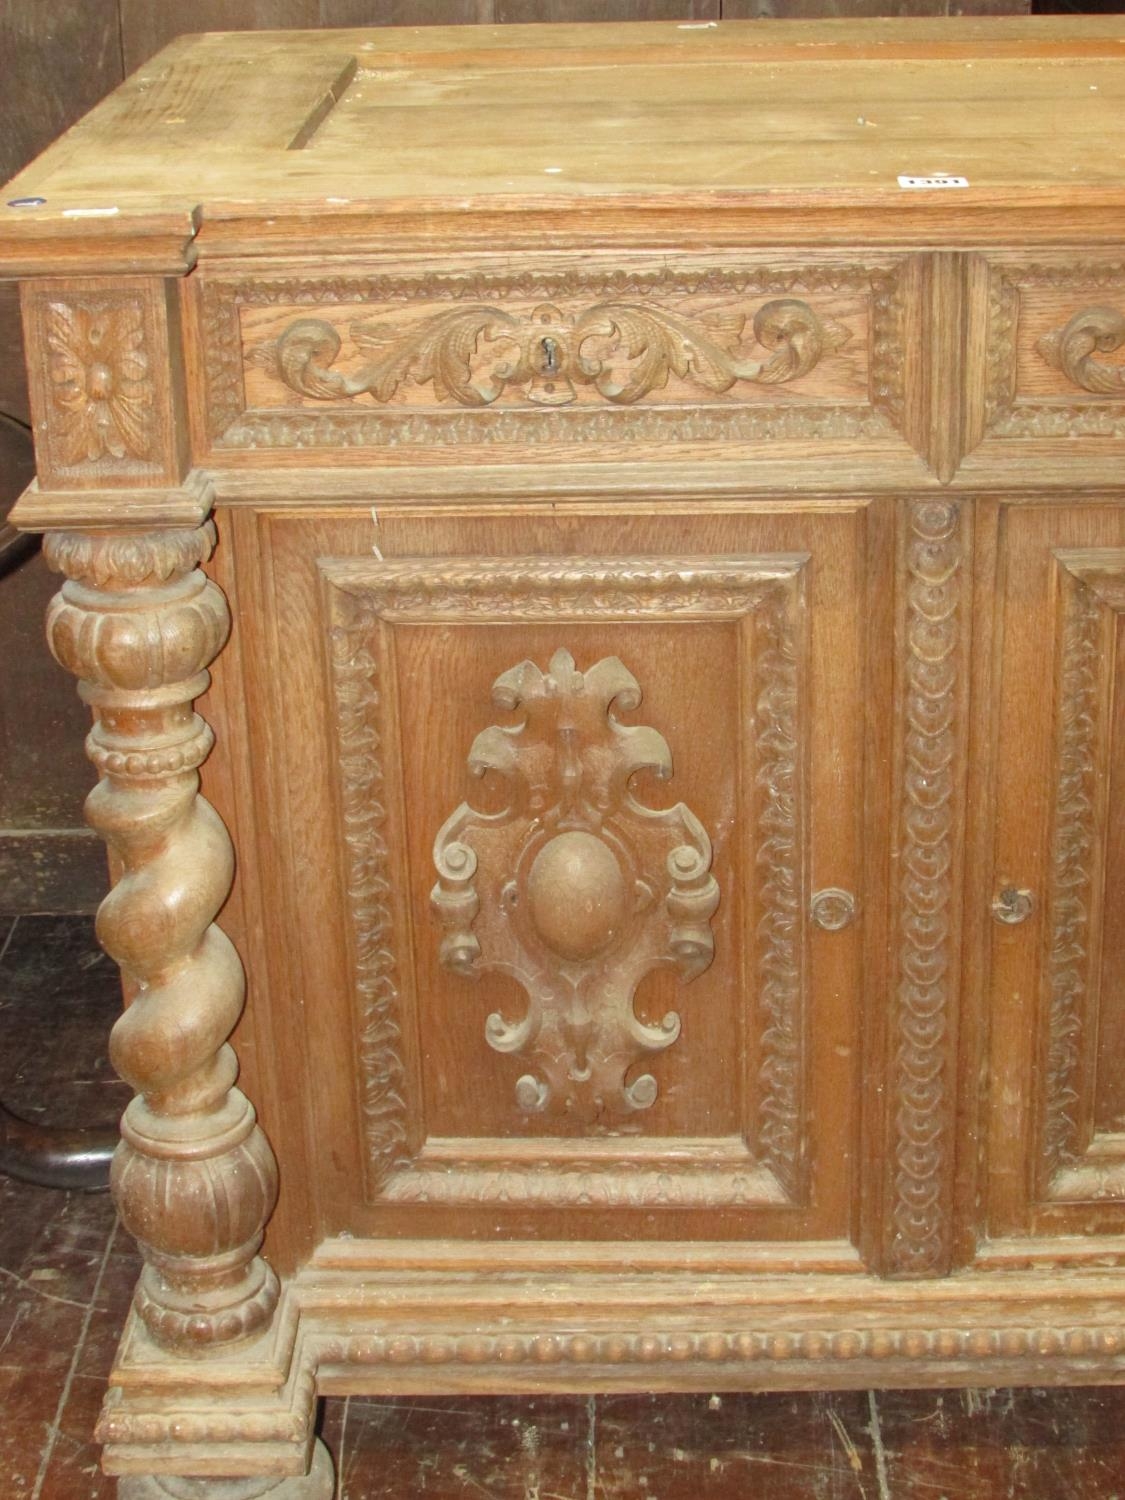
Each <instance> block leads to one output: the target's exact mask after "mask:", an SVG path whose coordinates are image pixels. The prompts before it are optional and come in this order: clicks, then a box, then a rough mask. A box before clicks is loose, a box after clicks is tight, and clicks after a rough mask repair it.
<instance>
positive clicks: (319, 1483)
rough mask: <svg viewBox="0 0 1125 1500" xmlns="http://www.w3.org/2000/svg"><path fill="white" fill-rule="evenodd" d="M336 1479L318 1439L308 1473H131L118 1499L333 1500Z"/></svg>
mask: <svg viewBox="0 0 1125 1500" xmlns="http://www.w3.org/2000/svg"><path fill="white" fill-rule="evenodd" d="M335 1493H336V1479H335V1473H334V1471H333V1468H332V1459H331V1458H330V1456H329V1453H328V1449H327V1448H326V1447H325V1446H324V1444H323V1443H322V1442H321V1441H320V1440H319V1438H318V1439H317V1441H316V1443H315V1444H314V1445H313V1456H312V1464H311V1466H310V1468H309V1472H308V1473H307V1474H301V1475H298V1476H296V1477H293V1478H289V1479H268V1478H262V1477H261V1476H259V1477H258V1478H255V1479H178V1478H176V1477H175V1476H173V1475H163V1476H160V1477H158V1476H156V1475H155V1474H130V1475H129V1476H128V1477H127V1478H125V1479H120V1480H118V1484H117V1494H118V1500H332V1497H333V1496H334V1495H335Z"/></svg>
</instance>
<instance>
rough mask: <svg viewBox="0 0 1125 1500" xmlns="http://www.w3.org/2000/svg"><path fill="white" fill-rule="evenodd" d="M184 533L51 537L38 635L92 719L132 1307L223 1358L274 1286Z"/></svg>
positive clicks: (214, 644)
mask: <svg viewBox="0 0 1125 1500" xmlns="http://www.w3.org/2000/svg"><path fill="white" fill-rule="evenodd" d="M214 541H215V533H214V528H213V526H212V525H211V523H210V522H208V523H207V524H206V525H205V526H203V527H201V528H199V529H196V530H179V531H173V530H169V531H161V532H149V533H143V534H123V533H110V532H92V533H74V532H55V533H52V534H49V535H48V536H47V538H46V540H45V544H44V550H45V552H46V555H47V559H48V561H49V562H50V564H51V566H52V567H54V568H55V569H56V570H58V571H59V572H61V573H63V574H64V575H65V578H66V581H65V582H64V584H63V586H62V588H61V590H60V592H59V593H58V594H57V595H56V596H55V598H54V599H53V600H52V602H51V606H50V609H49V612H48V621H47V631H48V638H49V640H50V644H51V649H52V651H53V652H54V654H55V657H56V658H57V660H58V661H59V662H60V663H61V664H62V665H63V666H64V667H66V668H67V669H68V670H69V671H71V672H73V673H74V674H75V675H76V676H77V677H78V678H79V679H80V685H79V691H80V693H81V694H82V697H83V698H84V699H85V700H86V702H88V703H89V704H90V706H91V708H92V709H93V714H94V726H93V729H92V730H91V732H90V735H89V738H88V739H87V742H86V749H87V753H88V754H89V756H90V759H91V760H92V761H93V762H94V764H95V765H96V766H97V768H98V770H99V771H100V773H101V779H100V781H99V782H98V784H97V786H96V787H95V788H94V790H93V791H92V792H91V793H90V796H89V798H88V799H87V803H86V815H87V818H88V819H89V821H90V823H91V824H92V825H93V826H94V827H95V828H96V829H97V830H98V832H99V833H100V834H101V835H102V837H103V838H104V839H105V840H106V843H107V844H108V845H109V848H110V851H111V856H112V858H111V866H112V870H113V874H114V877H115V883H114V886H113V889H112V890H111V891H110V893H109V895H108V896H107V897H106V898H105V900H104V901H103V902H102V905H101V907H100V909H99V911H98V937H99V939H100V941H101V943H102V945H103V946H104V948H105V949H106V951H107V952H108V953H109V954H110V955H111V956H112V957H113V958H114V959H116V960H117V962H118V963H119V964H120V966H121V971H122V975H123V977H124V983H125V998H126V1002H127V1006H126V1010H125V1012H124V1014H123V1015H122V1017H121V1019H120V1020H119V1021H118V1022H117V1024H116V1025H115V1027H114V1029H113V1033H112V1036H111V1039H110V1057H111V1059H112V1061H113V1065H114V1067H115V1068H116V1069H117V1072H118V1073H119V1074H120V1075H121V1077H122V1078H124V1079H125V1080H126V1081H127V1082H128V1083H130V1084H131V1085H132V1087H133V1088H134V1089H135V1090H136V1092H137V1097H136V1098H134V1099H133V1100H132V1102H131V1103H130V1104H129V1106H128V1108H127V1109H126V1111H125V1114H124V1117H123V1119H122V1122H121V1135H122V1140H121V1143H120V1145H119V1146H118V1148H117V1153H116V1155H115V1158H114V1163H113V1172H112V1186H113V1192H114V1196H115V1198H116V1201H117V1207H118V1211H119V1212H120V1215H121V1219H122V1221H123V1223H124V1224H125V1225H126V1227H127V1228H128V1229H129V1230H130V1231H131V1232H132V1233H133V1234H134V1235H135V1236H136V1238H137V1240H138V1241H139V1243H140V1246H141V1249H142V1251H143V1253H144V1257H145V1261H146V1265H145V1268H144V1271H143V1272H142V1275H141V1281H140V1285H139V1287H138V1291H137V1307H138V1311H139V1313H140V1315H141V1317H142V1318H143V1319H144V1322H145V1323H146V1325H147V1326H148V1328H149V1330H150V1331H151V1332H152V1334H153V1336H154V1337H155V1338H156V1339H157V1340H158V1341H159V1342H160V1343H161V1344H163V1345H165V1346H166V1347H169V1348H173V1349H188V1348H191V1349H199V1348H207V1347H225V1346H227V1345H229V1344H230V1343H232V1342H234V1341H236V1340H238V1339H241V1338H245V1337H247V1336H248V1335H250V1334H252V1333H254V1332H255V1331H257V1330H258V1329H260V1328H262V1327H263V1326H264V1325H265V1324H267V1323H268V1321H269V1319H270V1317H271V1315H272V1312H273V1309H274V1306H275V1304H276V1302H277V1296H278V1286H277V1279H276V1277H275V1276H274V1274H273V1272H272V1271H271V1270H270V1268H269V1267H268V1266H267V1265H266V1263H265V1262H264V1261H263V1260H262V1259H261V1258H260V1257H259V1255H258V1249H259V1247H260V1245H261V1240H262V1231H263V1228H264V1226H265V1223H266V1220H267V1219H268V1218H269V1215H270V1213H271V1211H272V1209H273V1206H274V1202H275V1200H276V1197H277V1166H276V1163H275V1161H274V1157H273V1153H272V1151H271V1150H270V1146H269V1143H268V1141H267V1140H266V1138H265V1135H264V1134H263V1133H262V1131H261V1129H260V1128H259V1126H258V1125H257V1123H256V1120H255V1115H254V1110H253V1108H252V1106H251V1105H250V1103H249V1101H248V1100H247V1099H246V1097H245V1096H244V1095H243V1094H242V1093H241V1092H240V1091H239V1090H238V1089H237V1088H236V1087H235V1080H236V1078H237V1075H238V1063H237V1059H236V1058H235V1055H234V1051H233V1049H232V1048H231V1047H230V1045H229V1043H228V1041H227V1038H228V1037H229V1036H230V1034H231V1032H232V1031H233V1029H234V1026H235V1024H236V1022H237V1020H238V1017H239V1015H240V1013H241V1011H242V1005H243V998H244V989H245V986H244V980H243V974H242V966H241V964H240V962H239V959H238V955H237V954H236V952H235V950H234V947H233V945H232V944H231V942H230V940H229V939H228V938H227V937H226V935H225V934H224V933H223V932H222V931H220V929H219V928H218V927H216V926H215V923H214V918H215V916H216V914H217V913H218V911H219V909H220V907H221V906H222V904H223V902H224V900H225V899H226V896H227V893H228V892H229V890H230V886H231V881H232V879H233V873H234V858H233V852H232V849H231V843H230V839H229V837H228V835H227V831H226V829H225V827H224V826H223V823H222V821H221V819H220V818H219V816H218V814H217V813H216V812H215V810H214V809H213V808H212V807H211V805H210V804H209V803H208V802H207V801H205V799H204V798H203V797H201V796H200V795H199V766H200V765H201V764H202V762H203V761H204V760H205V759H206V757H207V754H208V752H209V751H210V749H211V745H212V743H213V736H212V734H211V730H210V729H209V727H208V726H207V725H206V724H205V723H204V721H203V720H202V719H201V718H200V717H199V715H198V714H197V713H196V712H195V711H194V708H193V701H194V699H195V698H197V697H198V696H199V694H200V693H202V692H203V691H204V690H205V689H206V687H207V685H208V683H209V681H210V677H209V674H208V672H207V666H208V664H209V663H210V662H211V661H212V660H213V659H214V657H215V656H216V655H217V654H218V652H219V651H220V650H221V649H222V646H223V644H224V643H225V641H226V637H227V633H228V630H229V627H230V616H229V612H228V610H227V603H226V599H225V598H224V596H223V594H222V591H221V590H220V589H219V588H218V587H217V585H216V584H215V583H213V582H212V581H211V580H210V579H209V578H207V577H206V575H205V574H204V573H203V572H202V570H201V567H200V564H201V563H203V562H205V561H206V560H207V558H208V557H209V556H210V554H211V550H212V547H213V546H214Z"/></svg>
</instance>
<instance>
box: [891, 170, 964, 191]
mask: <svg viewBox="0 0 1125 1500" xmlns="http://www.w3.org/2000/svg"><path fill="white" fill-rule="evenodd" d="M898 185H899V187H900V188H913V189H915V190H916V191H917V190H919V189H921V190H922V191H925V190H926V189H927V188H967V187H968V185H969V179H968V178H967V177H951V176H950V175H949V173H948V172H935V173H934V174H933V176H932V177H908V176H900V177H899V179H898Z"/></svg>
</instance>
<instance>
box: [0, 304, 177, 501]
mask: <svg viewBox="0 0 1125 1500" xmlns="http://www.w3.org/2000/svg"><path fill="white" fill-rule="evenodd" d="M167 298H168V293H167V288H166V286H165V283H164V282H163V281H160V280H156V279H153V278H139V277H138V278H124V277H122V278H116V279H115V280H114V281H112V282H110V281H97V282H94V281H91V282H83V281H67V282H66V283H56V282H50V281H39V282H25V283H24V285H23V288H22V305H23V319H24V334H25V340H26V343H27V347H28V350H29V360H28V368H29V377H30V378H29V391H30V396H31V405H32V416H33V420H34V424H35V447H36V456H37V465H38V474H39V481H40V484H41V485H42V486H43V487H44V488H51V487H58V486H64V487H69V488H86V487H92V486H96V485H105V486H108V487H129V486H134V485H145V484H159V483H161V482H165V483H174V482H175V481H176V480H177V479H178V478H179V464H178V460H179V458H180V454H179V450H178V444H177V439H176V434H175V417H174V413H173V411H172V402H171V394H170V390H171V387H170V370H171V353H170V341H169V331H168V316H169V312H168V301H167Z"/></svg>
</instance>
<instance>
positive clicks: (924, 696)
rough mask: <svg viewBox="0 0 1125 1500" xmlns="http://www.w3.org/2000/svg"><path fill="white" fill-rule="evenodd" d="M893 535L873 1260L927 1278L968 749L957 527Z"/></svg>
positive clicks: (918, 510) (944, 1182) (955, 956)
mask: <svg viewBox="0 0 1125 1500" xmlns="http://www.w3.org/2000/svg"><path fill="white" fill-rule="evenodd" d="M904 529H905V537H904V550H903V557H902V562H901V571H902V584H901V588H902V602H901V606H900V610H901V614H900V627H899V628H900V653H901V672H902V676H901V686H900V689H899V706H898V712H899V718H900V729H899V735H898V741H899V743H898V748H897V752H896V758H897V762H898V813H897V818H898V830H897V836H896V842H897V859H896V869H897V871H898V874H897V881H896V888H895V892H894V902H895V929H896V930H895V945H896V946H895V959H896V963H897V975H896V977H895V988H894V996H893V1003H892V1006H891V1015H890V1059H889V1067H890V1117H889V1122H888V1124H889V1141H888V1151H887V1160H888V1174H889V1183H888V1191H889V1197H888V1202H887V1210H886V1214H885V1220H886V1228H885V1235H886V1240H885V1252H884V1253H885V1269H886V1270H887V1272H888V1273H889V1274H891V1275H898V1276H937V1275H941V1274H943V1273H944V1272H945V1271H946V1270H948V1268H949V1259H950V1245H951V1227H952V1225H951V1218H952V1174H953V1130H954V1120H955V1113H956V1111H955V1106H954V1088H955V1078H954V1058H955V1047H956V1024H957V987H958V983H959V966H960V955H961V910H960V900H959V896H958V870H959V868H960V864H961V854H962V845H963V841H964V800H965V799H964V782H965V770H966V754H967V741H968V728H967V711H966V695H967V691H968V673H967V657H968V626H967V618H968V613H969V611H968V597H967V590H968V585H969V579H968V569H967V568H966V567H965V566H964V559H965V549H966V537H965V532H966V519H965V515H964V513H963V510H962V507H961V506H960V505H959V504H958V503H957V502H955V501H946V500H919V501H915V502H913V503H911V505H910V506H909V508H908V510H907V512H906V514H905V517H904Z"/></svg>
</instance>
